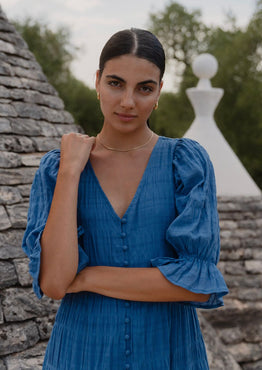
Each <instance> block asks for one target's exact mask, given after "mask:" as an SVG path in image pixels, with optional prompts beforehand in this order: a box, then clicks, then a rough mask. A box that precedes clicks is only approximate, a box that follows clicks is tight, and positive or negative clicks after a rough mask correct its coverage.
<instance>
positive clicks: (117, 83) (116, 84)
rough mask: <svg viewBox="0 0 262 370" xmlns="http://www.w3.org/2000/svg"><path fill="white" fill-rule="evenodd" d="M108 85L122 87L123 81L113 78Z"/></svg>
mask: <svg viewBox="0 0 262 370" xmlns="http://www.w3.org/2000/svg"><path fill="white" fill-rule="evenodd" d="M108 85H109V86H112V87H120V86H121V83H120V81H117V80H111V81H108Z"/></svg>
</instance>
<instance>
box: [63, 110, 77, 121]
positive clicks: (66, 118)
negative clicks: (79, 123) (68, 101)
mask: <svg viewBox="0 0 262 370" xmlns="http://www.w3.org/2000/svg"><path fill="white" fill-rule="evenodd" d="M62 117H63V119H62V121H61V123H68V124H73V123H74V118H73V116H72V114H71V113H69V112H67V111H62Z"/></svg>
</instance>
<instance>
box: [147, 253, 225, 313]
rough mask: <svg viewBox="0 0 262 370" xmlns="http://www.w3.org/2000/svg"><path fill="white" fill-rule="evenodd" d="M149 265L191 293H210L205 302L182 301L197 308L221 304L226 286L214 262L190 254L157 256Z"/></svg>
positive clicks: (215, 306) (213, 306)
mask: <svg viewBox="0 0 262 370" xmlns="http://www.w3.org/2000/svg"><path fill="white" fill-rule="evenodd" d="M151 265H152V266H153V267H157V268H158V269H159V271H160V272H161V273H162V274H163V275H164V276H165V278H166V279H167V280H169V281H170V282H171V283H172V284H174V285H177V286H180V287H182V288H185V289H187V290H189V291H191V292H193V293H202V294H210V298H209V300H208V301H206V302H183V303H185V304H190V305H193V306H195V307H198V308H207V309H208V308H217V307H220V306H223V305H224V303H223V299H222V297H223V296H224V295H226V294H227V293H228V288H227V286H226V283H225V281H224V278H223V276H222V274H221V272H220V271H219V270H218V268H217V266H216V265H215V263H213V262H210V261H207V260H201V259H199V258H196V257H191V256H180V257H179V258H177V259H175V258H172V257H159V258H154V259H151Z"/></svg>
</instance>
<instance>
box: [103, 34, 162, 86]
mask: <svg viewBox="0 0 262 370" xmlns="http://www.w3.org/2000/svg"><path fill="white" fill-rule="evenodd" d="M125 54H133V55H135V56H137V57H138V58H142V59H146V60H148V61H149V62H151V63H153V64H155V65H156V66H157V67H158V68H159V69H160V81H161V80H162V77H163V74H164V72H165V52H164V49H163V46H162V44H161V43H160V41H159V40H158V39H157V37H156V36H155V35H153V34H152V33H151V32H149V31H146V30H142V29H138V28H131V29H130V30H123V31H119V32H117V33H115V34H114V35H113V36H112V37H111V38H110V39H109V40H108V41H107V43H106V44H105V46H104V48H103V50H102V52H101V55H100V60H99V70H100V76H101V75H102V73H103V70H104V68H105V64H106V62H107V61H108V60H110V59H113V58H116V57H119V56H121V55H125Z"/></svg>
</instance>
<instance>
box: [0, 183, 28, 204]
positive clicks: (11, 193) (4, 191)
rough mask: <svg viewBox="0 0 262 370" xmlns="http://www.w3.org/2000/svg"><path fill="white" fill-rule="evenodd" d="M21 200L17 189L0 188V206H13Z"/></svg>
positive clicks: (11, 187)
mask: <svg viewBox="0 0 262 370" xmlns="http://www.w3.org/2000/svg"><path fill="white" fill-rule="evenodd" d="M22 200H23V198H22V196H21V194H20V191H19V189H18V188H15V187H13V186H0V204H14V203H19V202H21V201H22Z"/></svg>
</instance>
